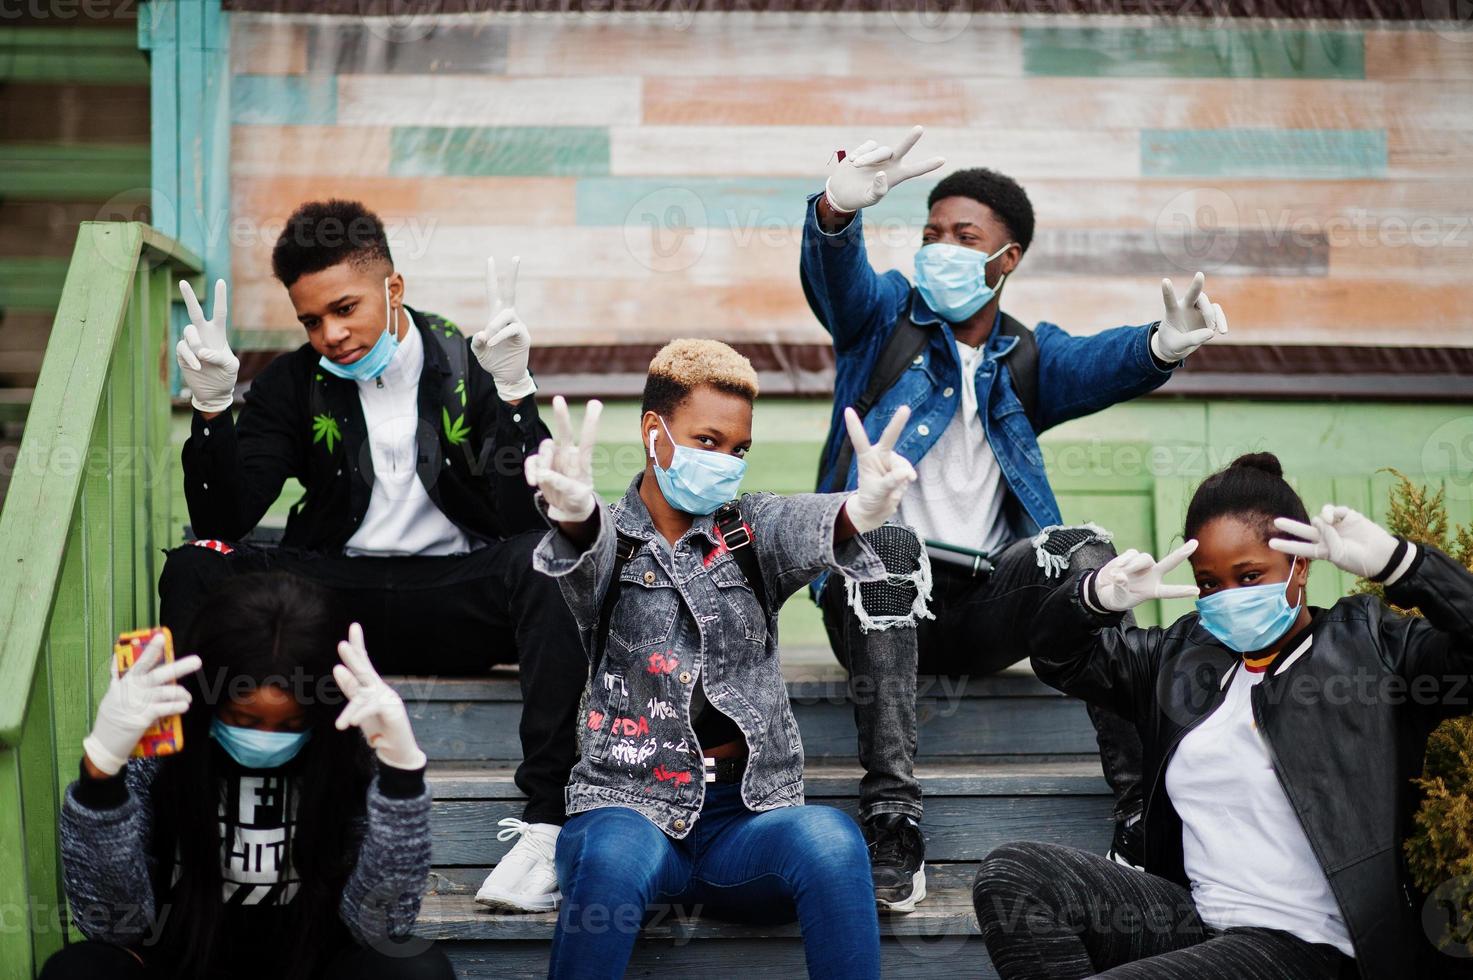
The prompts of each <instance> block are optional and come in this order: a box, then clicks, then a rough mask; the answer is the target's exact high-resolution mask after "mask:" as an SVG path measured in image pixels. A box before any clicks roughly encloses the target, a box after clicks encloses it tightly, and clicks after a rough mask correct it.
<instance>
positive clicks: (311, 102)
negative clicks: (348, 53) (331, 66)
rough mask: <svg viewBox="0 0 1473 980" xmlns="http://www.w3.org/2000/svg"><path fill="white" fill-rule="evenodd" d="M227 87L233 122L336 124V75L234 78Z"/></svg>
mask: <svg viewBox="0 0 1473 980" xmlns="http://www.w3.org/2000/svg"><path fill="white" fill-rule="evenodd" d="M230 84H231V90H230V115H231V119H232V120H233V121H234V122H237V123H246V124H252V123H255V124H266V125H272V126H293V125H294V126H331V125H333V124H334V123H336V122H337V121H338V79H337V76H336V75H236V76H235V77H234V78H233V79H232V80H231V83H230Z"/></svg>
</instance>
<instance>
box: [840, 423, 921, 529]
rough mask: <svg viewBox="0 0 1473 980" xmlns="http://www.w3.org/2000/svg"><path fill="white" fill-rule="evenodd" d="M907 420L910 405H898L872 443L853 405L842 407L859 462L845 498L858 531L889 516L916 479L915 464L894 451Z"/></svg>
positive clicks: (877, 525)
mask: <svg viewBox="0 0 1473 980" xmlns="http://www.w3.org/2000/svg"><path fill="white" fill-rule="evenodd" d="M909 420H910V409H909V408H908V407H907V406H905V405H902V406H900V411H898V412H896V413H895V417H894V418H892V419H891V420H890V424H889V425H887V426H885V431H884V432H881V433H880V441H879V442H877V443H875V444H874V445H873V446H872V445H870V441H869V437H868V436H867V435H865V433H864V423H863V422H861V421H860V420H859V413H858V412H856V411H854V409H852V408H846V409H844V425H845V426H847V427H848V429H849V441H850V442H852V443H854V459H855V460H856V461H857V462H858V464H859V488H858V489H856V490H855V491H854V492H853V493H851V494H850V495H849V499H848V500H846V501H845V502H844V510H845V512H846V513H848V515H849V523H851V524H853V525H854V529H855V530H856V531H858V532H859V533H860V534H863V533H864V532H865V531H872V530H874V529H875V528H877V527H879V526H880V525H881V524H883V523H885V521H887V520H889V518H890V515H892V514H894V513H895V511H896V509H897V508H899V507H900V498H901V497H903V496H905V490H906V488H907V487H909V486H910V485H911V484H912V483H914V482H915V479H916V471H915V467H913V466H911V465H910V460H908V459H906V458H905V457H904V456H902V455H900V454H899V453H897V452H896V451H895V441H896V440H897V439H899V438H900V433H901V431H902V430H903V429H904V428H905V423H906V422H908V421H909Z"/></svg>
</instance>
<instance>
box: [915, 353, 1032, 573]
mask: <svg viewBox="0 0 1473 980" xmlns="http://www.w3.org/2000/svg"><path fill="white" fill-rule="evenodd" d="M956 350H957V356H958V358H959V360H960V361H961V367H962V380H961V390H960V391H953V392H952V393H951V395H950V397H951V398H952V399H953V400H954V402H955V404H956V413H955V414H954V415H953V416H952V417H951V418H950V419H948V420H947V423H946V428H945V430H943V431H942V433H941V438H939V439H937V440H936V444H935V445H933V446H932V447H931V450H930V452H928V453H926V455H924V456H922V457H921V461H920V464H919V465H917V466H916V477H917V479H916V481H915V482H914V483H912V484H911V485H910V489H908V490H906V491H905V496H904V497H902V498H901V500H900V511H899V515H898V516H899V519H900V520H901V521H902V522H903V523H905V524H909V525H910V526H911V527H912V528H914V529H915V531H916V533H917V534H919V535H920V536H921V537H922V538H931V539H933V540H936V541H944V542H946V543H947V544H956V545H961V546H962V547H965V548H976V549H977V550H979V551H992V550H994V549H996V548H1000V547H1001V546H1002V545H1004V544H1006V543H1007V539H1008V528H1007V522H1006V521H1005V520H1004V518H1003V499H1004V497H1003V482H1002V471H1001V470H1000V469H998V466H997V457H996V456H994V455H993V454H992V447H991V446H990V445H988V444H987V431H986V429H985V428H984V427H983V423H982V415H981V413H980V412H979V411H978V410H977V368H978V366H980V365H981V363H982V360H983V354H984V351H983V349H982V348H981V347H972V346H971V345H969V344H961V343H958V344H957V345H956Z"/></svg>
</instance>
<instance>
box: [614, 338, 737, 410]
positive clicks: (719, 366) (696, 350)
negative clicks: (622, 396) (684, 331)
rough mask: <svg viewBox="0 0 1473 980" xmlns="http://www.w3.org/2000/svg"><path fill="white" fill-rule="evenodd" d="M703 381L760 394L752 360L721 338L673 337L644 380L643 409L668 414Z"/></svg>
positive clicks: (704, 383)
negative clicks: (674, 338)
mask: <svg viewBox="0 0 1473 980" xmlns="http://www.w3.org/2000/svg"><path fill="white" fill-rule="evenodd" d="M702 385H710V386H711V387H713V388H716V389H718V390H719V391H725V392H728V393H729V394H733V395H739V396H741V397H742V398H745V399H746V400H747V401H749V402H750V401H755V400H756V398H757V372H756V370H755V369H753V367H752V362H751V361H749V360H747V359H746V358H745V357H743V356H742V355H741V354H738V353H737V352H736V351H735V350H733V349H732V348H731V347H729V346H727V345H726V344H723V343H722V342H721V341H719V340H705V339H697V338H683V339H680V340H672V341H670V343H668V344H666V345H665V346H664V347H662V348H660V352H659V353H658V354H656V355H655V356H654V359H653V360H651V361H650V372H649V375H648V376H647V377H646V378H645V381H644V398H643V403H642V406H641V409H642V411H646V412H658V413H660V414H667V413H669V412H672V411H674V410H675V407H676V406H677V405H679V404H680V403H681V402H683V401H685V398H686V396H687V395H689V394H690V393H691V392H692V391H694V390H695V389H697V388H699V387H700V386H702Z"/></svg>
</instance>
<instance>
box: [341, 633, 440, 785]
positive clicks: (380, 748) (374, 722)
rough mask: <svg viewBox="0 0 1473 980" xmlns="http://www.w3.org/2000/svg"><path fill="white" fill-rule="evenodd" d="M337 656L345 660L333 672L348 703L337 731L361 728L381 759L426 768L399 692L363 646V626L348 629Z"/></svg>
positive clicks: (389, 763)
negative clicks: (349, 727) (385, 678)
mask: <svg viewBox="0 0 1473 980" xmlns="http://www.w3.org/2000/svg"><path fill="white" fill-rule="evenodd" d="M338 657H339V658H340V659H341V660H342V661H343V662H342V663H340V664H338V665H337V666H335V667H333V669H332V676H333V680H335V681H337V682H338V687H340V688H342V690H343V694H344V695H345V696H346V697H347V699H348V704H347V706H346V707H345V708H343V710H342V711H341V712H339V713H338V720H337V721H336V722H334V724H335V725H336V726H337V729H338V731H343V730H344V729H345V728H347V727H348V726H349V725H356V726H358V730H359V731H361V732H362V733H363V737H364V738H365V739H366V740H367V741H368V744H369V747H370V748H372V749H373V750H374V752H376V753H378V759H379V761H380V762H382V763H383V764H384V765H386V766H393V767H394V768H395V769H423V768H424V765H425V754H424V752H423V751H421V750H420V747H419V743H418V742H416V741H415V740H414V728H413V727H411V726H410V724H409V712H408V711H406V710H404V701H403V699H402V698H400V697H399V692H397V691H395V690H394V689H393V688H392V687H390V686H389V685H387V684H385V683H384V679H383V678H382V677H380V676H379V675H378V671H376V670H374V669H373V663H372V662H371V661H370V660H369V659H368V648H367V647H365V646H364V645H363V627H362V626H359V625H358V624H357V623H354V624H353V625H351V626H349V627H348V639H347V640H346V641H339V643H338Z"/></svg>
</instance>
